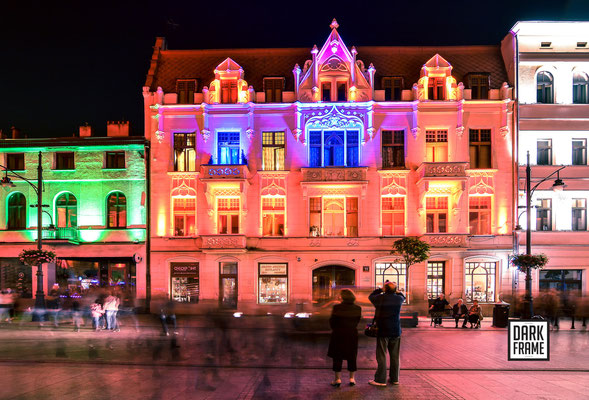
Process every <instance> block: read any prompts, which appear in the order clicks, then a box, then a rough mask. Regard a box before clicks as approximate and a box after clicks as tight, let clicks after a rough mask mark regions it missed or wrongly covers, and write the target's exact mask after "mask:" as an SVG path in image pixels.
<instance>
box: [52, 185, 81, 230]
mask: <svg viewBox="0 0 589 400" xmlns="http://www.w3.org/2000/svg"><path fill="white" fill-rule="evenodd" d="M55 207H56V209H57V226H58V227H59V228H76V227H77V226H78V201H77V200H76V196H74V195H73V194H71V193H63V194H61V195H60V196H59V197H58V198H57V200H56V202H55Z"/></svg>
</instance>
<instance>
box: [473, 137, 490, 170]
mask: <svg viewBox="0 0 589 400" xmlns="http://www.w3.org/2000/svg"><path fill="white" fill-rule="evenodd" d="M469 137H470V168H491V130H490V129H470V130H469Z"/></svg>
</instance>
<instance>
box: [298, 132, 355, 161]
mask: <svg viewBox="0 0 589 400" xmlns="http://www.w3.org/2000/svg"><path fill="white" fill-rule="evenodd" d="M359 135H360V133H359V132H358V131H357V130H347V131H346V130H339V131H333V130H325V131H311V132H310V133H309V166H311V167H357V166H358V163H359V157H358V156H359V150H360V147H359V146H360V144H359Z"/></svg>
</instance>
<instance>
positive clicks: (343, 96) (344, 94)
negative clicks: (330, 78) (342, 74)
mask: <svg viewBox="0 0 589 400" xmlns="http://www.w3.org/2000/svg"><path fill="white" fill-rule="evenodd" d="M347 86H348V85H346V83H345V82H338V83H337V101H346V100H348V89H347Z"/></svg>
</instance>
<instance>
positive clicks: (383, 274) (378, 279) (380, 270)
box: [374, 263, 407, 301]
mask: <svg viewBox="0 0 589 400" xmlns="http://www.w3.org/2000/svg"><path fill="white" fill-rule="evenodd" d="M375 267H376V268H374V273H375V280H374V283H375V285H376V287H377V288H382V287H383V286H384V283H385V282H386V281H389V282H393V283H396V284H397V288H398V290H400V291H401V292H403V293H407V267H406V266H405V264H397V263H376V265H375ZM405 301H407V300H405Z"/></svg>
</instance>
